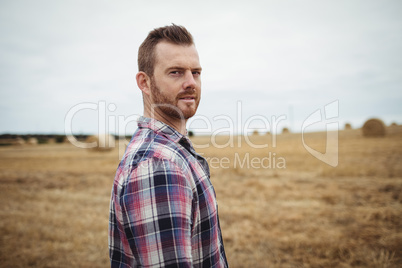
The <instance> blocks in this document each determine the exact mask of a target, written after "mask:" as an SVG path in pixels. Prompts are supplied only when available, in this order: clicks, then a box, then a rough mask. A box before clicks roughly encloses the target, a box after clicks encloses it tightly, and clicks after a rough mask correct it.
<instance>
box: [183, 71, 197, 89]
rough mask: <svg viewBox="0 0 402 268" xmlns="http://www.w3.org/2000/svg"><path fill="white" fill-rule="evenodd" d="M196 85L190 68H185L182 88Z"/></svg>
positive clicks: (190, 87) (192, 87)
mask: <svg viewBox="0 0 402 268" xmlns="http://www.w3.org/2000/svg"><path fill="white" fill-rule="evenodd" d="M196 86H197V82H196V81H195V79H194V76H193V73H192V72H191V71H190V70H187V71H186V72H185V75H184V83H183V88H184V89H194V88H195V87H196Z"/></svg>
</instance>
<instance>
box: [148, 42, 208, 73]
mask: <svg viewBox="0 0 402 268" xmlns="http://www.w3.org/2000/svg"><path fill="white" fill-rule="evenodd" d="M155 56H156V57H155V68H158V67H159V68H169V67H171V66H178V67H183V68H200V67H201V66H200V61H199V57H198V52H197V49H196V48H195V46H194V45H176V44H172V43H168V42H160V43H158V44H157V45H156V47H155Z"/></svg>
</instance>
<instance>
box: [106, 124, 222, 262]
mask: <svg viewBox="0 0 402 268" xmlns="http://www.w3.org/2000/svg"><path fill="white" fill-rule="evenodd" d="M109 255H110V261H111V267H121V268H124V267H228V264H227V260H226V256H225V251H224V247H223V241H222V235H221V229H220V226H219V218H218V207H217V202H216V196H215V191H214V188H213V187H212V184H211V181H210V174H209V167H208V163H207V162H206V160H205V159H204V158H203V157H201V156H200V155H199V154H197V153H196V152H195V150H194V148H193V146H192V145H191V142H190V140H189V139H188V138H187V137H186V136H183V135H182V134H180V133H179V132H177V131H176V130H174V129H173V128H171V127H170V126H168V125H166V124H164V123H162V122H160V121H157V120H154V119H150V118H145V117H140V118H139V119H138V129H137V131H136V132H135V133H134V135H133V137H132V139H131V141H130V143H129V145H128V147H127V149H126V152H125V154H124V156H123V158H122V160H121V162H120V164H119V166H118V168H117V171H116V176H115V179H114V183H113V188H112V194H111V202H110V219H109Z"/></svg>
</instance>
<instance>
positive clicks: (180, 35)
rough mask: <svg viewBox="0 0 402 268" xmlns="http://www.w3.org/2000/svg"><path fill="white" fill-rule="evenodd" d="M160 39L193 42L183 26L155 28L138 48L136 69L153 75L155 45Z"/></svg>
mask: <svg viewBox="0 0 402 268" xmlns="http://www.w3.org/2000/svg"><path fill="white" fill-rule="evenodd" d="M162 41H166V42H169V43H173V44H176V45H188V46H189V45H193V44H194V41H193V36H192V35H191V34H190V33H189V32H188V31H187V29H186V28H184V27H183V26H179V25H175V24H172V25H170V26H165V27H160V28H156V29H154V30H153V31H151V32H150V33H149V34H148V36H147V38H145V40H144V42H142V44H141V46H140V48H139V49H138V71H140V72H144V73H146V74H147V75H148V76H149V77H152V76H153V75H154V66H155V60H156V57H155V47H156V45H157V44H158V43H160V42H162Z"/></svg>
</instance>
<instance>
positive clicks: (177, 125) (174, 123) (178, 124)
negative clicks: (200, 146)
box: [144, 111, 187, 135]
mask: <svg viewBox="0 0 402 268" xmlns="http://www.w3.org/2000/svg"><path fill="white" fill-rule="evenodd" d="M144 116H145V117H148V118H153V119H156V120H158V121H161V122H163V123H165V124H166V125H168V126H170V127H172V128H174V129H175V130H177V131H178V132H179V133H180V134H182V135H186V134H187V129H186V123H187V119H183V120H182V119H176V118H172V117H168V116H166V115H164V114H161V113H158V112H157V111H155V113H153V114H151V113H149V112H148V111H144Z"/></svg>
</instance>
